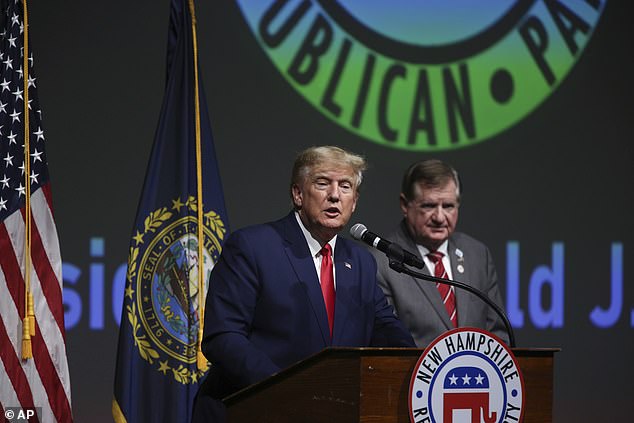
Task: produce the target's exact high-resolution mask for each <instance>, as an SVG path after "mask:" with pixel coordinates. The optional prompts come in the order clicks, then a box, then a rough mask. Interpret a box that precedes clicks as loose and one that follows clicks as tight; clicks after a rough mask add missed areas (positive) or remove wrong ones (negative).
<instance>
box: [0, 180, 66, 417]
mask: <svg viewBox="0 0 634 423" xmlns="http://www.w3.org/2000/svg"><path fill="white" fill-rule="evenodd" d="M50 198H51V197H50V189H49V185H48V184H47V185H44V186H43V187H42V188H41V189H38V190H37V191H35V192H34V193H33V194H32V195H31V275H30V281H31V282H30V283H31V292H32V293H33V303H34V309H35V310H34V311H35V322H36V323H35V336H33V337H32V338H31V343H32V349H33V358H32V359H28V360H22V358H21V357H22V319H23V317H24V267H25V263H24V243H25V232H24V216H25V215H24V210H20V211H17V212H15V213H13V214H12V215H11V216H9V217H8V218H7V219H5V220H4V222H2V223H1V224H0V361H1V363H2V365H1V366H0V408H2V409H3V410H5V409H7V408H8V407H22V408H26V407H41V409H42V416H41V417H42V422H72V420H73V418H72V411H71V392H70V378H69V374H68V362H67V359H66V346H65V331H64V308H63V304H62V260H61V257H60V250H59V241H58V238H57V230H56V228H55V222H54V219H53V214H52V212H51V201H50Z"/></svg>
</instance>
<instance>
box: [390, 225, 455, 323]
mask: <svg viewBox="0 0 634 423" xmlns="http://www.w3.org/2000/svg"><path fill="white" fill-rule="evenodd" d="M400 229H401V230H400V231H399V233H398V237H397V238H400V239H398V240H397V242H398V243H400V244H401V245H405V246H406V247H405V248H406V249H407V250H408V251H410V252H412V253H415V254H417V255H418V256H419V257H420V258H421V259H422V258H423V257H422V256H421V254H420V251H419V250H418V247H417V246H416V243H415V242H414V240H413V239H412V238H411V237H410V236H409V234H408V233H407V228H406V227H405V223H404V222H401V228H400ZM422 273H424V274H426V275H429V276H433V275H432V273H431V272H430V271H429V269H428V268H427V266H425V267H424V268H423V269H422ZM454 274H455V273H454ZM403 277H405V278H408V279H410V280H412V281H413V282H414V283H415V284H416V286H418V288H419V289H420V290H421V291H422V292H423V295H425V297H426V298H427V301H429V303H430V304H431V305H432V307H433V308H434V311H435V312H436V314H437V315H438V318H439V319H440V320H442V323H443V325H444V326H445V329H453V324H452V323H451V320H449V315H448V314H447V309H446V308H445V305H444V304H443V303H442V298H440V293H439V292H438V288H436V283H435V282H431V281H425V280H420V279H417V278H414V277H413V276H408V275H403ZM421 309H422V307H421Z"/></svg>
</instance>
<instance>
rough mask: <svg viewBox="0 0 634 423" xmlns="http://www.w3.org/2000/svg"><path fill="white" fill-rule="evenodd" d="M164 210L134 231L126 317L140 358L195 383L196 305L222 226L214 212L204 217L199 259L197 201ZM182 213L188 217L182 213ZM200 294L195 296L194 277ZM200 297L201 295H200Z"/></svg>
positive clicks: (177, 202)
mask: <svg viewBox="0 0 634 423" xmlns="http://www.w3.org/2000/svg"><path fill="white" fill-rule="evenodd" d="M172 203H173V205H172V207H171V208H167V207H162V208H160V209H157V210H155V211H153V212H151V213H149V215H148V216H147V217H146V218H145V220H144V222H143V225H142V227H140V228H137V230H136V235H135V236H134V237H133V242H132V246H131V248H130V258H129V262H128V274H127V278H128V284H127V289H126V293H125V294H126V297H127V298H126V302H127V306H126V312H127V316H128V321H129V323H130V325H131V326H132V330H133V335H134V341H135V342H134V344H135V346H136V347H137V348H138V350H139V354H140V355H141V357H142V358H143V359H144V360H146V361H148V362H149V363H150V364H153V365H155V367H156V369H157V370H158V371H160V372H162V373H163V374H165V375H167V374H171V375H172V376H173V377H174V378H175V379H176V380H177V381H178V382H180V383H183V384H187V383H195V382H197V381H198V379H199V378H200V376H202V374H203V373H204V371H200V370H199V369H198V368H197V366H196V359H197V351H198V350H197V347H198V327H199V324H200V319H199V309H200V300H201V299H202V300H203V301H204V298H205V296H206V294H207V285H206V284H207V281H208V279H209V274H210V273H211V270H212V268H213V266H214V265H215V263H216V261H217V260H218V257H219V256H220V251H221V241H222V239H223V237H224V234H225V227H224V223H223V222H222V220H221V219H220V217H219V216H218V214H217V213H215V212H214V211H208V212H206V213H204V228H203V236H204V239H203V258H202V269H201V265H200V263H201V260H200V259H199V255H198V254H199V253H198V242H199V241H198V237H197V233H198V223H197V219H196V217H195V211H196V209H197V207H196V201H195V199H194V198H193V197H190V198H189V199H188V200H187V201H186V202H185V203H183V202H181V200H180V198H178V199H176V200H173V201H172ZM181 209H185V210H187V211H189V212H192V213H193V214H192V213H189V214H188V213H180V211H181ZM199 270H201V271H202V272H203V280H204V281H205V287H204V292H202V293H199V288H198V272H199ZM199 294H200V295H199Z"/></svg>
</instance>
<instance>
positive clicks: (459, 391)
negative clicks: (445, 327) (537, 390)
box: [409, 328, 524, 423]
mask: <svg viewBox="0 0 634 423" xmlns="http://www.w3.org/2000/svg"><path fill="white" fill-rule="evenodd" d="M409 412H410V420H411V421H412V422H414V423H422V422H434V423H443V422H444V423H451V422H454V423H458V422H485V423H503V422H510V421H514V422H521V421H522V419H523V414H524V379H523V376H522V373H521V371H520V368H519V367H518V365H517V361H516V360H515V356H514V355H513V353H512V352H511V350H510V349H509V348H508V347H507V346H506V345H505V344H504V343H503V342H502V341H500V339H499V338H497V337H496V336H495V335H493V334H491V333H489V332H485V331H483V330H480V329H476V328H458V329H454V330H452V331H449V332H447V333H445V334H443V335H441V336H439V337H438V338H437V339H436V340H435V341H434V342H433V343H432V344H431V345H429V346H428V347H427V349H425V351H424V352H423V354H422V355H421V357H420V359H419V360H418V362H417V363H416V367H415V368H414V372H413V373H412V378H411V381H410V387H409Z"/></svg>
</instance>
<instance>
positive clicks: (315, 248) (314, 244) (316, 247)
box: [295, 212, 337, 288]
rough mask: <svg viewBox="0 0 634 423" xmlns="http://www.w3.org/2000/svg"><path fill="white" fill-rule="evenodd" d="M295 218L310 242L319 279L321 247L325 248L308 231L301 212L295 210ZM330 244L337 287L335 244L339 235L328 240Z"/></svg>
mask: <svg viewBox="0 0 634 423" xmlns="http://www.w3.org/2000/svg"><path fill="white" fill-rule="evenodd" d="M295 219H296V220H297V224H298V225H299V228H300V229H301V230H302V234H304V238H306V243H307V244H308V249H309V250H310V255H311V257H312V258H313V263H314V264H315V271H316V272H317V279H319V276H320V274H321V249H322V248H323V246H322V245H321V244H320V243H319V241H317V240H316V239H315V238H313V236H312V235H311V234H310V232H308V229H306V226H304V222H302V219H301V218H300V217H299V213H297V212H295ZM328 244H330V247H331V248H332V263H333V266H332V273H333V277H334V280H335V288H337V272H336V271H335V266H334V263H335V245H336V244H337V235H335V236H334V237H332V239H331V240H330V241H328ZM319 283H321V279H320V280H319Z"/></svg>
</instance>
